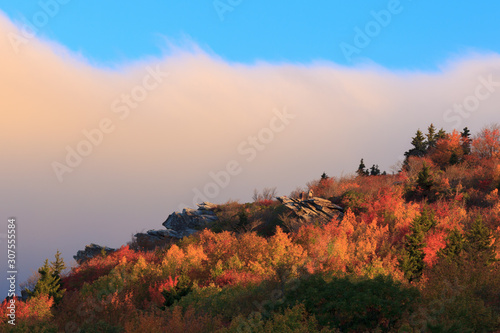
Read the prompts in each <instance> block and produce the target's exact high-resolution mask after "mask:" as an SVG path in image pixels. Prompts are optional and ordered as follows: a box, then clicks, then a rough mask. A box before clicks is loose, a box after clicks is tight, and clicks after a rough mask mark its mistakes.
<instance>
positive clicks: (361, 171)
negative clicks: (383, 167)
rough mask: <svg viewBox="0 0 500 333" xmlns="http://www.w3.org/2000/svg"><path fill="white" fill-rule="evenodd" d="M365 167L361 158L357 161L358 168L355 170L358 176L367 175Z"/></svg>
mask: <svg viewBox="0 0 500 333" xmlns="http://www.w3.org/2000/svg"><path fill="white" fill-rule="evenodd" d="M365 168H366V165H365V162H364V161H363V159H361V161H360V162H359V166H358V170H356V173H357V174H358V176H368V171H367V170H365Z"/></svg>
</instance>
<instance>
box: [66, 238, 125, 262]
mask: <svg viewBox="0 0 500 333" xmlns="http://www.w3.org/2000/svg"><path fill="white" fill-rule="evenodd" d="M115 251H116V249H112V248H110V247H107V246H100V245H97V244H94V243H92V244H90V245H86V246H85V250H79V251H78V252H77V253H76V256H73V258H74V259H75V260H76V262H77V263H78V264H79V265H81V264H83V263H84V262H85V261H87V260H89V259H91V258H94V257H95V256H97V255H99V254H101V253H103V252H104V253H106V254H108V253H112V252H115Z"/></svg>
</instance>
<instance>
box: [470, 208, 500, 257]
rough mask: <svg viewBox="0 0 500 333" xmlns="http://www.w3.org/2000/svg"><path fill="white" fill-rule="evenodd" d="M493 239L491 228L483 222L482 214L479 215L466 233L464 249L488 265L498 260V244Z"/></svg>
mask: <svg viewBox="0 0 500 333" xmlns="http://www.w3.org/2000/svg"><path fill="white" fill-rule="evenodd" d="M492 240H493V235H492V233H491V230H490V229H489V228H488V227H487V226H486V225H485V224H484V223H483V220H482V218H481V215H478V217H477V218H476V219H475V221H474V223H473V224H472V227H471V228H470V230H469V231H468V232H467V233H466V235H465V245H464V250H465V251H467V252H468V253H469V255H471V256H473V257H474V258H476V260H481V261H484V263H485V264H486V265H489V264H491V263H493V262H495V261H497V259H496V251H495V250H496V246H495V245H494V243H493V242H492Z"/></svg>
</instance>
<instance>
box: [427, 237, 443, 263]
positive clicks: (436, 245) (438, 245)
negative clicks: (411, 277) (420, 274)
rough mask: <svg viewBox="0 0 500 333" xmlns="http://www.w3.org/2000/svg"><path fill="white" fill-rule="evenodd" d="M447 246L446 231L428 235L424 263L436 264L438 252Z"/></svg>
mask: <svg viewBox="0 0 500 333" xmlns="http://www.w3.org/2000/svg"><path fill="white" fill-rule="evenodd" d="M445 246H446V234H445V233H444V232H436V233H433V234H431V235H428V236H427V237H426V240H425V247H424V253H425V258H424V263H425V264H426V265H427V266H428V267H432V266H434V264H435V263H436V261H437V259H438V256H437V253H438V252H439V250H441V249H444V248H445Z"/></svg>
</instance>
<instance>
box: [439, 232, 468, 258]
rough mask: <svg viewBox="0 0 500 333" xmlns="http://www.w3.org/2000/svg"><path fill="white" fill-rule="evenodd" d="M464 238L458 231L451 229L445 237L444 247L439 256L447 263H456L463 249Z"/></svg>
mask: <svg viewBox="0 0 500 333" xmlns="http://www.w3.org/2000/svg"><path fill="white" fill-rule="evenodd" d="M464 244H465V238H464V236H462V234H461V233H460V231H458V230H457V229H453V230H452V231H450V233H449V234H448V237H446V246H445V248H444V249H442V250H441V251H439V255H440V256H441V257H443V258H446V259H447V260H448V261H452V262H453V261H456V259H457V258H458V256H459V255H460V254H461V253H462V250H463V248H464Z"/></svg>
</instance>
